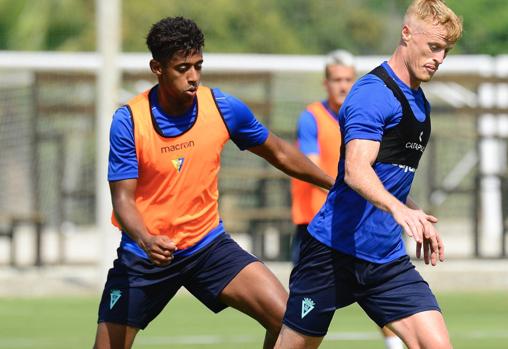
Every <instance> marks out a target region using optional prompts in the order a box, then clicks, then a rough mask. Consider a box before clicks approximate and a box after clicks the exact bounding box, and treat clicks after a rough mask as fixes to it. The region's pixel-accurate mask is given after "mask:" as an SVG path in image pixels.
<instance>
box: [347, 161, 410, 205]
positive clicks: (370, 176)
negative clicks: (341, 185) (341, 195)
mask: <svg viewBox="0 0 508 349" xmlns="http://www.w3.org/2000/svg"><path fill="white" fill-rule="evenodd" d="M344 181H345V182H346V184H347V185H349V186H350V187H351V189H353V190H354V191H356V192H357V193H358V194H360V195H361V196H362V197H364V198H365V199H366V200H368V201H369V202H371V203H372V204H373V205H374V206H376V207H377V208H379V209H381V210H383V211H386V212H389V213H393V212H394V211H395V210H397V209H398V208H400V206H401V205H403V203H401V202H400V201H399V200H398V199H397V198H396V197H395V196H393V195H392V194H390V193H389V192H388V191H387V190H386V189H385V187H384V186H383V183H381V181H380V180H379V177H378V176H377V175H376V172H374V170H373V169H372V167H371V166H363V167H358V166H346V175H345V178H344Z"/></svg>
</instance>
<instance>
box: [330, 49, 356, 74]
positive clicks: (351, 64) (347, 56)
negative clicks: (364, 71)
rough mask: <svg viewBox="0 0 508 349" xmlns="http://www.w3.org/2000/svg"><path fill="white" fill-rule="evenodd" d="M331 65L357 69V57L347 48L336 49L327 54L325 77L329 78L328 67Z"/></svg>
mask: <svg viewBox="0 0 508 349" xmlns="http://www.w3.org/2000/svg"><path fill="white" fill-rule="evenodd" d="M331 65H341V66H343V67H348V68H353V69H355V57H354V56H353V55H352V54H351V53H350V52H348V51H346V50H335V51H332V52H330V53H329V54H327V55H326V58H325V77H327V78H328V68H329V67H330V66H331Z"/></svg>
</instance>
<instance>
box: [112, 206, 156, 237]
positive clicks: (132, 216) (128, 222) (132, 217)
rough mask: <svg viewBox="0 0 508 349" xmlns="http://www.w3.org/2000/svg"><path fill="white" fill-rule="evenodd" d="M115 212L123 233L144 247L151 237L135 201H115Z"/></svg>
mask: <svg viewBox="0 0 508 349" xmlns="http://www.w3.org/2000/svg"><path fill="white" fill-rule="evenodd" d="M113 212H114V213H115V217H116V219H117V220H118V222H119V223H120V226H121V227H122V229H123V231H124V232H126V233H127V234H128V235H129V237H130V238H131V239H133V240H134V241H135V242H136V243H138V244H139V245H142V244H143V241H145V239H146V238H147V237H149V236H150V233H149V232H148V230H147V229H146V226H145V223H144V222H143V218H142V217H141V214H140V213H139V211H138V209H137V207H136V205H135V203H134V201H132V200H128V199H118V200H113Z"/></svg>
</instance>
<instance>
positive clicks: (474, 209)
mask: <svg viewBox="0 0 508 349" xmlns="http://www.w3.org/2000/svg"><path fill="white" fill-rule="evenodd" d="M141 57H143V59H141ZM207 57H208V56H207ZM210 57H211V59H210V60H211V61H212V64H211V65H212V66H211V67H210V69H209V70H207V65H206V62H207V60H206V57H205V66H204V73H203V83H204V84H205V85H208V86H211V87H219V88H221V89H222V90H223V91H225V92H228V93H231V94H233V95H235V96H237V97H239V98H240V99H242V100H244V101H245V102H246V103H247V104H248V105H249V106H250V107H251V108H252V110H253V111H254V113H255V114H256V115H257V117H258V118H259V119H260V120H261V121H262V122H263V123H264V124H265V125H267V126H268V127H269V128H270V129H271V130H272V131H273V132H275V133H277V134H279V135H280V136H282V137H283V138H286V139H288V140H290V141H292V140H293V139H294V133H295V126H296V120H297V118H298V115H299V113H300V112H301V111H302V110H303V108H304V107H305V105H306V104H307V103H309V102H312V101H314V100H319V99H322V98H324V91H323V90H322V88H321V79H322V73H321V67H322V57H307V58H306V57H293V58H288V57H273V56H265V57H260V56H254V57H251V56H245V57H244V59H243V60H242V64H243V65H241V66H240V67H239V65H238V64H236V65H235V69H227V64H226V63H224V59H229V60H231V61H235V60H236V61H238V59H239V58H238V56H234V55H233V56H231V57H228V56H221V57H222V59H219V58H220V57H216V56H213V55H212V56H210ZM224 57H226V58H224ZM1 58H2V57H1V55H0V67H1V66H3V67H4V68H3V69H2V68H0V79H1V80H2V81H3V84H2V87H1V88H0V104H1V108H0V165H1V167H2V171H1V172H0V187H1V190H0V199H1V200H0V213H1V215H0V217H2V219H1V221H2V223H1V224H0V232H4V234H3V235H5V236H6V237H9V234H7V232H10V231H12V225H13V222H14V221H15V219H18V222H19V219H20V217H21V218H23V221H24V222H28V223H32V224H34V225H40V224H42V223H44V227H45V228H44V229H43V231H48V230H52V231H57V232H59V236H60V237H61V239H63V238H64V237H65V235H66V230H68V228H69V227H71V226H73V227H80V226H93V225H94V224H95V202H96V199H97V198H96V195H95V188H96V183H95V181H96V178H95V173H96V169H95V161H96V154H97V151H98V149H96V142H95V140H96V128H95V120H96V119H95V110H96V108H95V101H96V93H97V92H96V81H95V80H96V75H95V71H94V69H95V66H96V62H95V61H94V58H90V57H89V58H88V60H87V59H84V60H83V58H81V61H80V60H75V61H74V63H73V64H71V63H69V62H67V66H65V67H62V65H58V64H54V66H51V65H50V66H45V67H44V68H41V67H37V66H33V67H32V69H27V68H25V69H22V70H21V69H19V68H16V64H14V63H13V64H12V66H13V67H12V69H6V64H5V63H4V64H3V65H2V59H1ZM69 59H71V58H69ZM458 59H459V58H456V61H457V60H458ZM474 59H477V60H478V59H480V58H478V57H476V58H474ZM474 59H473V58H470V57H462V60H461V62H463V61H466V63H461V67H462V66H467V65H468V64H471V62H470V61H471V60H474ZM482 59H483V61H482V62H484V61H485V62H487V63H488V62H491V64H494V63H496V60H495V58H492V57H483V58H482ZM288 60H289V63H288ZM55 61H57V59H56V58H55ZM71 61H72V59H71ZM214 61H215V62H216V63H213V62H214ZM246 61H247V62H246ZM280 61H282V62H280ZM358 61H359V68H358V69H359V71H360V74H361V73H363V72H365V71H367V70H369V69H370V68H371V67H373V66H375V64H377V63H378V62H380V61H381V60H380V58H378V57H359V59H358ZM127 62H128V64H124V67H123V68H122V72H123V75H122V92H121V100H120V101H119V105H120V104H122V103H124V102H125V101H127V100H128V99H129V98H130V97H131V96H133V95H135V94H136V93H138V92H140V91H142V90H144V89H145V88H148V87H149V86H150V85H151V84H153V83H154V78H153V77H152V76H151V75H150V73H149V71H148V69H145V68H144V67H145V66H146V64H147V62H148V59H147V57H146V56H145V55H142V56H139V55H138V56H135V57H134V58H133V59H132V60H131V61H129V60H127ZM217 62H220V64H219V63H217ZM249 62H250V63H249ZM256 62H257V63H256ZM291 62H292V63H291ZM305 62H307V63H305ZM318 62H319V64H317V63H318ZM283 63H285V64H286V66H285V68H284V65H283ZM498 63H499V62H498ZM80 64H81V69H80ZM142 64H143V65H142ZM249 64H250V65H249ZM306 64H307V65H308V67H311V68H305V65H306ZM223 66H225V67H226V68H222V67H223ZM316 66H317V68H316ZM498 66H499V64H498ZM473 68H474V69H473ZM485 71H486V72H487V73H485ZM488 72H490V73H488ZM499 75H500V74H497V73H496V69H494V68H492V67H485V66H482V67H474V66H473V67H471V68H470V69H469V70H467V69H465V68H460V69H458V68H457V67H453V66H450V68H449V69H448V70H446V69H443V72H439V73H438V74H437V76H436V78H435V79H434V80H433V82H432V83H429V84H426V86H424V90H425V91H426V94H427V97H428V98H429V100H430V101H431V103H432V105H433V114H432V117H433V119H432V120H433V135H432V138H431V143H430V144H429V146H428V150H427V152H426V154H425V155H424V158H423V160H422V164H421V168H420V169H419V171H418V174H417V178H416V180H415V184H414V188H413V192H412V195H413V196H414V197H415V198H416V200H417V202H419V203H421V205H422V206H423V207H424V208H425V209H427V210H429V211H430V212H432V213H433V214H435V215H436V216H438V217H439V218H440V220H441V223H440V224H441V227H443V230H444V232H443V234H448V235H449V236H450V237H451V238H453V237H454V236H457V237H458V238H460V239H462V240H467V241H468V243H467V244H466V245H465V246H466V247H465V248H464V249H463V251H461V252H462V253H457V256H469V255H471V256H476V257H482V256H483V257H488V256H490V257H492V256H494V257H500V256H503V257H506V241H505V236H506V234H505V230H506V227H505V226H506V224H505V223H506V222H508V220H507V219H506V217H507V213H508V208H507V206H508V203H506V193H507V191H508V189H506V188H507V187H508V186H507V185H506V183H507V181H506V178H507V175H506V166H505V163H506V139H507V137H508V128H506V129H505V128H504V127H505V124H506V122H507V121H506V118H507V116H506V114H508V109H507V106H506V105H505V104H503V102H498V100H502V98H501V97H502V96H503V93H506V86H508V79H507V78H505V77H503V76H499ZM501 75H502V74H501ZM482 91H483V92H482ZM503 91H504V92H503ZM492 94H494V97H493V98H494V99H493V100H491V101H490V102H489V98H491V99H492V96H491V95H492ZM482 95H483V97H482ZM489 96H490V97H489ZM104 117H109V116H104ZM489 123H490V124H492V123H494V124H495V125H496V126H495V127H494V129H493V130H492V127H491V130H488V126H489ZM492 142H494V145H492ZM489 144H490V145H489ZM485 147H486V148H487V149H485ZM489 147H490V148H489ZM493 147H494V148H493ZM489 149H490V150H489ZM492 149H495V150H494V152H495V154H494V155H495V156H496V157H498V159H497V160H494V161H497V162H498V164H497V165H496V166H494V169H492V161H491V163H490V165H489V162H488V161H487V164H483V165H482V161H483V162H485V159H484V158H485V156H488V154H489V152H492V151H493V150H492ZM491 155H492V154H491ZM489 166H490V168H489ZM492 180H494V185H492V183H491V187H492V186H493V187H494V190H492V189H490V190H491V192H490V194H488V193H487V194H486V191H485V190H484V189H482V188H484V187H485V186H486V185H488V181H491V182H492ZM496 180H497V182H496ZM486 181H487V182H486ZM496 183H497V187H496ZM496 188H497V189H496ZM496 190H497V194H498V198H500V199H501V200H498V201H500V204H502V206H499V205H497V203H495V202H494V203H493V202H489V199H488V198H489V197H490V198H491V197H493V196H492V193H494V192H496ZM220 192H221V199H220V210H221V216H222V218H223V219H224V222H225V225H226V228H227V229H228V231H230V232H231V233H233V234H235V233H243V234H247V235H248V236H250V239H251V246H252V249H253V252H254V253H255V254H257V255H259V256H261V257H262V258H264V259H275V260H280V259H287V258H288V257H289V256H288V251H289V241H290V235H291V233H292V232H293V226H292V224H291V221H290V209H289V207H290V200H291V198H290V195H289V192H290V191H289V181H288V178H287V177H286V176H285V175H284V174H282V173H280V172H278V171H277V170H275V169H273V168H272V167H270V166H269V165H268V164H267V163H266V162H265V161H264V160H262V159H260V158H258V157H256V156H254V155H253V154H250V153H249V152H247V151H244V152H241V151H239V150H238V149H237V148H236V147H235V146H234V145H233V144H232V143H231V142H230V144H228V146H226V147H225V149H224V152H223V156H222V172H221V174H220ZM494 194H495V193H494ZM489 195H490V196H489ZM494 196H495V195H494ZM491 201H492V200H491ZM486 206H487V207H486ZM489 209H490V210H491V211H493V212H494V211H495V212H497V211H499V212H500V216H499V215H498V216H499V219H500V220H501V221H499V222H494V223H495V224H497V225H495V224H494V225H493V224H492V222H490V223H491V225H490V226H491V227H492V226H493V227H494V228H492V229H499V227H501V230H502V231H501V233H499V232H497V233H494V234H490V235H489V231H485V230H486V229H487V230H488V229H491V228H489V224H485V221H486V220H492V219H493V218H492V217H496V216H495V215H494V216H492V215H489V216H486V214H485V212H489ZM487 214H489V213H487ZM496 226H497V227H498V228H496ZM76 234H77V233H76ZM485 236H487V237H489V236H490V238H489V239H488V240H485V239H484V237H485ZM0 237H1V235H0ZM42 238H44V233H42ZM492 239H497V241H496V242H495V244H496V245H497V246H498V247H499V248H498V249H495V248H490V249H489V248H484V246H486V245H488V243H489V241H491V240H492ZM11 240H13V238H12V237H11ZM36 241H39V242H40V236H39V239H38V240H36ZM485 241H487V242H485ZM274 246H275V247H274ZM37 250H40V246H39V247H38V248H37ZM60 253H61V254H62V255H64V254H65V251H64V247H63V245H62V247H61V251H60ZM60 261H61V262H66V261H68V259H67V258H63V257H62V258H61V259H60ZM42 262H43V261H42V260H41V258H40V251H39V257H38V260H36V263H39V264H40V263H42Z"/></svg>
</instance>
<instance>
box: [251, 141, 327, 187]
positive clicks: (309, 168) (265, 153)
mask: <svg viewBox="0 0 508 349" xmlns="http://www.w3.org/2000/svg"><path fill="white" fill-rule="evenodd" d="M249 150H250V151H252V152H253V153H254V154H257V155H259V156H261V157H263V158H264V159H266V160H267V161H268V162H269V163H271V164H272V165H273V166H275V167H277V168H278V169H279V170H281V171H282V172H284V173H286V174H288V175H290V176H291V177H295V178H298V179H300V180H302V181H306V182H309V183H312V184H314V185H317V186H319V187H322V188H324V189H330V188H331V187H332V185H333V183H334V178H332V177H330V176H328V175H327V174H326V173H324V172H323V171H322V170H321V169H320V168H319V167H317V166H316V165H314V164H313V163H312V161H311V160H309V159H308V158H307V157H306V156H305V155H303V154H302V153H301V152H300V151H299V150H298V149H297V148H296V147H294V146H293V145H291V144H289V143H288V142H286V141H284V140H282V139H281V138H279V137H277V136H275V135H273V134H270V135H269V137H268V139H267V141H266V142H265V143H264V144H263V145H260V146H257V147H253V148H250V149H249Z"/></svg>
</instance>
